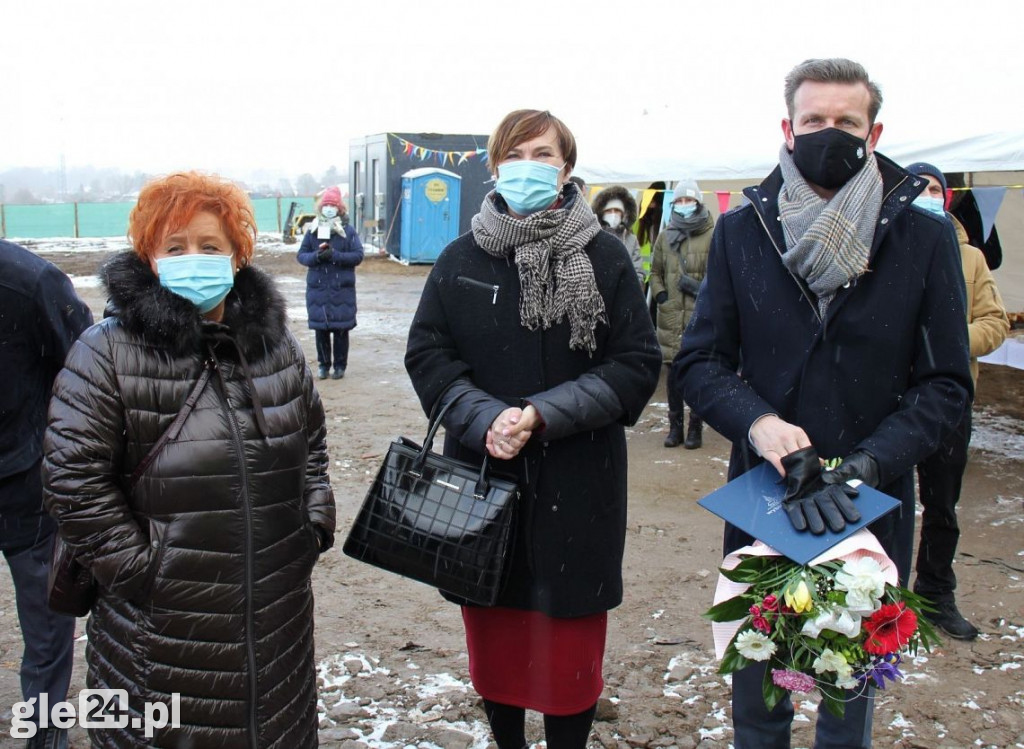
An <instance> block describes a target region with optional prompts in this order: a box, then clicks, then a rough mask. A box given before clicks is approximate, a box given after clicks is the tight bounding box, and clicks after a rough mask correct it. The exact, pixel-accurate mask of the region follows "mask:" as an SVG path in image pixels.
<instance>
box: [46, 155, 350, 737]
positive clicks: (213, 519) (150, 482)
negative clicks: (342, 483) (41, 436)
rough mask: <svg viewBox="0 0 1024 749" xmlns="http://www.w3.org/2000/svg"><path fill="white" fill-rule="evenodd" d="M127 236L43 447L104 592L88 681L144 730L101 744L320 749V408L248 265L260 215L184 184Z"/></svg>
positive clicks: (278, 304)
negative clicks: (171, 711) (121, 700)
mask: <svg viewBox="0 0 1024 749" xmlns="http://www.w3.org/2000/svg"><path fill="white" fill-rule="evenodd" d="M128 236H129V239H130V240H131V243H132V250H131V251H129V252H125V253H122V254H119V255H116V256H114V257H113V258H111V259H110V260H109V261H108V262H106V263H105V264H104V266H103V267H102V268H101V271H100V276H101V279H102V281H103V283H104V285H105V286H106V289H107V291H108V294H109V301H108V308H107V317H106V319H105V320H104V321H103V322H102V323H100V324H98V325H96V326H94V327H93V328H91V329H90V330H89V331H87V333H86V334H85V335H83V336H82V337H81V338H80V339H79V342H78V343H77V344H76V345H75V347H74V348H73V349H72V351H71V352H70V354H69V356H68V358H67V361H66V364H65V369H64V370H63V371H62V372H61V374H60V375H59V376H58V378H57V381H56V383H55V385H54V397H53V400H52V401H51V404H50V421H49V426H48V429H47V432H46V436H45V447H44V456H45V457H44V467H43V475H44V488H45V502H46V506H47V509H48V510H49V512H50V513H51V514H52V515H53V516H54V517H55V518H56V520H57V522H58V523H59V527H60V533H61V535H62V536H63V538H64V539H65V541H66V542H67V544H68V545H69V546H71V547H72V549H74V550H75V552H76V554H77V558H78V559H79V561H81V562H82V563H83V564H84V565H85V566H86V567H88V568H89V569H90V570H91V572H92V574H93V577H94V578H95V580H96V581H97V583H98V597H97V599H96V602H95V603H94V604H93V607H92V611H91V613H92V616H91V617H90V619H89V622H88V625H87V631H88V638H89V644H88V647H87V649H86V660H87V662H88V676H87V683H88V685H89V687H91V688H94V689H120V690H125V692H126V693H127V695H128V704H127V715H128V716H129V717H130V718H132V719H131V720H126V721H115V720H111V721H100V722H105V723H106V724H107V725H106V727H101V728H90V738H91V740H92V743H93V745H94V746H102V747H135V746H150V745H157V746H172V745H173V746H179V745H180V746H186V745H187V746H191V747H203V746H210V747H212V746H250V747H264V746H287V747H312V746H316V744H317V723H318V720H317V709H316V699H317V696H316V683H315V669H314V661H313V597H312V592H311V590H310V575H311V572H312V569H313V565H314V563H315V562H316V560H317V557H318V555H319V554H320V553H322V552H323V551H325V550H326V549H327V548H329V547H330V545H331V543H332V542H333V539H334V513H335V509H334V497H333V494H332V492H331V487H330V480H329V477H328V474H327V466H328V458H327V448H326V429H325V423H324V410H323V407H322V405H321V403H320V399H319V396H318V395H317V392H316V390H315V388H314V386H313V378H312V374H311V373H310V371H309V368H308V366H307V365H306V361H305V356H304V355H303V352H302V350H301V348H300V346H299V344H298V342H297V341H296V340H295V338H294V336H292V334H291V333H290V332H289V331H288V329H287V327H286V314H285V302H284V299H283V298H282V296H281V295H280V294H279V293H278V291H277V289H276V288H275V287H274V284H273V282H272V281H271V279H270V277H269V276H267V275H266V274H264V273H262V272H260V271H259V270H257V269H256V268H254V267H253V266H252V264H251V261H252V255H253V244H254V239H255V221H254V218H253V213H252V207H251V205H250V203H249V200H248V198H247V197H246V195H245V194H244V193H243V192H242V191H241V190H240V189H239V188H238V187H236V186H235V185H233V184H231V183H230V182H227V181H225V180H221V179H220V178H217V177H214V176H209V175H203V174H198V173H195V172H187V173H179V174H172V175H170V176H168V177H163V178H160V179H157V180H155V181H153V182H151V183H149V184H148V185H146V187H144V188H143V190H142V192H141V193H140V194H139V200H138V204H137V205H136V206H135V208H134V209H133V210H132V213H131V216H130V219H129V232H128ZM186 403H187V405H186ZM183 406H184V408H183ZM165 440H166V441H165ZM158 445H159V447H155V446H158ZM152 703H164V704H165V705H168V706H173V705H175V704H176V705H177V711H178V720H177V723H178V725H174V721H171V722H169V723H168V725H167V726H166V727H164V728H157V729H156V731H155V736H154V735H153V734H152V733H146V731H147V730H151V729H152V726H144V725H143V723H144V721H142V720H141V718H142V716H143V715H144V708H146V707H148V706H149V705H150V704H152ZM136 717H138V718H140V720H139V721H136V720H134V718H136ZM124 723H126V724H127V725H124Z"/></svg>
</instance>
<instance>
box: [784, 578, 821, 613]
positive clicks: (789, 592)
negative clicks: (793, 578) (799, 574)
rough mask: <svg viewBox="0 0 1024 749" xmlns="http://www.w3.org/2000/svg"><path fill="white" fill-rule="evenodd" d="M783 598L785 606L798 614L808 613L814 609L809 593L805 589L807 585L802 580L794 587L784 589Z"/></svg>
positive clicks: (807, 589)
mask: <svg viewBox="0 0 1024 749" xmlns="http://www.w3.org/2000/svg"><path fill="white" fill-rule="evenodd" d="M783 598H784V599H785V601H786V605H787V606H789V607H790V608H791V609H793V611H795V612H796V613H798V614H802V613H804V612H805V611H810V610H811V609H812V608H814V601H813V600H812V599H811V591H810V589H809V588H808V587H807V583H805V582H804V581H803V580H801V581H800V582H799V583H797V584H796V586H790V587H788V588H786V592H785V593H784V594H783Z"/></svg>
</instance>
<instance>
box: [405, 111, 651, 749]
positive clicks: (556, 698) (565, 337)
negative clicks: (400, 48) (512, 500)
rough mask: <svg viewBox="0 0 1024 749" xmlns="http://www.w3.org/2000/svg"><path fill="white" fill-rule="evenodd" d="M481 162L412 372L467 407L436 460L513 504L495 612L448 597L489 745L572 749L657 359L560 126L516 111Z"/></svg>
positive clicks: (421, 321) (420, 390) (593, 674)
mask: <svg viewBox="0 0 1024 749" xmlns="http://www.w3.org/2000/svg"><path fill="white" fill-rule="evenodd" d="M487 151H488V153H489V154H490V157H491V158H490V164H491V169H492V171H493V173H494V175H495V177H496V178H497V183H496V188H495V190H494V191H492V192H491V193H490V194H488V195H487V196H486V198H485V199H484V201H483V205H482V206H481V208H480V213H478V214H477V215H476V216H475V217H474V218H473V221H472V226H473V230H472V232H470V233H468V234H465V235H463V236H462V237H459V238H458V239H456V240H455V241H454V242H452V243H451V244H450V245H448V247H447V248H445V250H444V251H443V252H442V253H441V256H440V257H439V258H438V260H437V262H436V264H435V265H434V267H433V269H432V270H431V272H430V275H429V277H428V278H427V282H426V284H425V286H424V288H423V295H422V297H421V299H420V304H419V308H418V309H417V311H416V315H415V317H414V319H413V323H412V327H411V329H410V331H409V344H408V348H407V351H406V357H405V364H406V368H407V369H408V371H409V376H410V378H411V380H412V384H413V387H414V388H415V390H416V394H417V395H418V396H419V399H420V403H421V404H422V406H423V408H424V410H425V411H427V412H429V411H430V410H431V408H432V406H433V404H434V403H435V402H437V401H439V400H440V402H441V403H442V404H443V403H446V402H447V401H448V400H450V399H453V398H456V397H458V396H462V397H459V398H458V400H457V401H456V402H455V403H454V404H453V405H452V408H451V410H450V411H449V412H448V414H447V415H446V417H445V423H444V426H445V445H444V451H445V454H447V455H451V456H454V457H457V458H461V459H464V460H469V461H473V462H476V463H479V462H480V461H481V460H482V459H483V457H484V455H485V454H486V455H490V456H491V457H492V458H494V459H496V460H495V462H497V461H502V462H501V464H500V469H501V470H502V471H503V472H508V473H512V474H514V475H516V476H518V478H519V483H520V486H521V489H522V493H523V494H522V498H521V502H520V505H519V512H518V514H517V521H516V522H517V526H516V529H515V531H514V538H515V543H514V548H513V551H512V554H511V558H510V560H509V565H510V570H509V575H508V581H507V583H506V585H505V588H504V590H503V591H502V593H501V596H500V598H499V600H498V604H497V605H496V606H494V607H490V608H485V607H480V606H472V605H467V604H465V602H460V601H456V602H459V603H463V608H462V613H463V619H464V621H465V626H466V641H467V645H468V650H469V668H470V676H471V677H472V679H473V685H474V687H475V688H476V690H477V692H479V694H480V695H481V697H483V699H484V706H485V710H486V713H487V718H488V720H489V721H490V724H491V729H492V731H493V733H494V738H495V741H496V742H497V744H498V747H500V749H522V747H523V746H524V745H526V743H527V742H526V738H525V735H524V722H525V710H526V709H531V710H537V711H539V712H542V713H544V731H545V736H546V740H547V746H548V747H549V748H550V749H582V748H583V747H585V746H586V743H587V737H588V736H589V734H590V729H591V725H592V722H593V718H594V711H595V708H596V705H597V699H598V697H599V696H600V694H601V689H602V687H603V680H602V663H603V658H604V645H605V635H606V631H607V612H608V610H609V609H612V608H614V607H616V606H618V605H619V603H620V602H621V601H622V555H623V548H624V544H625V531H626V441H625V432H624V426H625V425H630V424H634V423H635V422H636V420H637V419H638V418H639V416H640V413H641V412H642V410H643V408H644V406H645V405H646V403H647V400H648V398H650V396H651V394H652V393H653V391H654V388H655V387H656V385H657V379H658V368H659V360H660V356H659V352H658V348H657V342H656V340H655V337H654V330H653V327H652V325H651V322H650V316H649V315H648V314H647V308H646V304H645V302H644V298H643V294H642V292H641V290H640V286H639V285H638V284H637V282H636V273H635V271H634V268H633V266H632V264H631V263H630V262H629V258H628V257H627V256H626V254H625V253H624V252H623V251H622V246H621V244H620V243H619V242H618V241H617V240H616V239H615V238H614V237H612V236H611V234H610V233H608V232H605V231H601V227H600V225H599V224H598V221H597V217H596V216H595V215H594V213H593V211H592V210H591V209H590V207H589V206H588V205H587V203H586V201H585V200H584V199H583V198H582V196H581V195H580V193H579V191H578V190H577V189H576V187H575V186H573V185H571V184H567V178H568V176H569V174H570V173H571V171H572V169H573V167H574V166H575V164H576V141H575V139H574V138H573V135H572V133H571V132H570V131H569V129H568V128H567V127H566V126H565V124H564V123H562V121H561V120H559V119H558V118H556V117H554V116H553V115H551V114H550V113H549V112H542V111H537V110H529V109H527V110H517V111H514V112H511V113H510V114H508V115H506V116H505V118H504V119H503V120H502V121H501V123H500V124H499V125H498V127H497V129H496V130H495V131H494V133H493V134H492V135H491V137H490V140H489V141H488V145H487Z"/></svg>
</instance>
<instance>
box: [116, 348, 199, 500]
mask: <svg viewBox="0 0 1024 749" xmlns="http://www.w3.org/2000/svg"><path fill="white" fill-rule="evenodd" d="M213 367H214V364H213V362H212V361H205V362H203V369H202V371H201V372H200V373H199V379H198V380H196V383H195V385H193V386H192V390H191V392H189V394H188V396H187V397H186V398H185V403H184V404H183V405H182V407H181V409H180V410H179V411H178V414H177V416H175V417H174V421H172V422H171V425H170V426H169V427H167V429H165V430H164V432H163V434H161V435H160V437H159V438H158V439H157V441H156V442H155V443H153V447H151V448H150V450H149V452H148V453H146V455H145V457H143V458H142V460H140V461H139V464H138V465H137V466H135V470H134V471H132V475H131V479H129V481H128V488H129V489H134V488H135V485H136V484H137V483H139V479H141V478H142V475H143V474H144V473H145V472H146V469H148V468H149V466H150V464H151V463H152V462H153V461H154V460H155V459H156V456H157V455H159V454H160V451H161V450H163V448H164V445H166V444H167V443H168V442H171V441H173V440H176V439H178V433H179V432H181V427H182V426H184V424H185V419H187V418H188V415H189V414H190V413H192V409H194V408H195V407H196V403H197V402H198V401H199V396H200V395H202V393H203V389H204V388H205V387H206V383H208V382H209V381H210V376H211V375H212V374H213Z"/></svg>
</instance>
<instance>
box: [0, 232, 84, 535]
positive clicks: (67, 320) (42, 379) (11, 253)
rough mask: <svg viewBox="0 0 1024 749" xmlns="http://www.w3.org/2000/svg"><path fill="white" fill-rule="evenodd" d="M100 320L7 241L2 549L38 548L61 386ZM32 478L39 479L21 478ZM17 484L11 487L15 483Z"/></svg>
mask: <svg viewBox="0 0 1024 749" xmlns="http://www.w3.org/2000/svg"><path fill="white" fill-rule="evenodd" d="M90 325H92V313H91V312H90V311H89V308H88V307H87V306H86V305H85V303H84V302H83V301H82V300H81V299H79V298H78V296H77V295H76V294H75V290H74V288H72V286H71V281H69V280H68V277H67V276H66V275H64V273H62V272H61V271H60V269H59V268H57V266H55V265H53V264H52V263H49V262H47V261H46V260H43V259H42V258H41V257H39V256H38V255H35V254H33V253H31V252H29V251H28V250H26V249H24V248H23V247H20V246H18V245H16V244H12V243H11V242H5V241H3V240H0V352H3V371H4V384H3V386H2V387H0V527H2V528H3V535H2V538H0V542H2V544H3V545H4V546H5V548H16V547H18V546H23V545H25V544H28V543H31V542H32V541H33V540H34V539H35V538H37V537H38V536H39V535H41V534H40V527H41V524H42V525H44V526H51V525H52V521H51V520H50V518H49V516H48V515H47V514H46V513H45V511H44V510H43V495H42V485H41V484H40V482H39V478H38V473H39V459H40V457H41V456H42V454H43V432H44V431H45V430H46V407H47V404H48V403H49V402H50V390H51V388H52V387H53V380H54V378H55V377H56V376H57V373H58V372H60V369H61V367H62V366H63V365H64V357H65V356H66V355H67V353H68V351H69V350H70V349H71V345H72V344H73V343H74V342H75V339H76V338H78V336H79V334H80V333H81V332H82V331H83V330H85V329H86V328H88V327H89V326H90ZM29 470H32V471H34V474H35V475H31V476H28V475H26V476H21V474H24V473H25V472H26V471H29ZM7 479H10V480H7Z"/></svg>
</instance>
